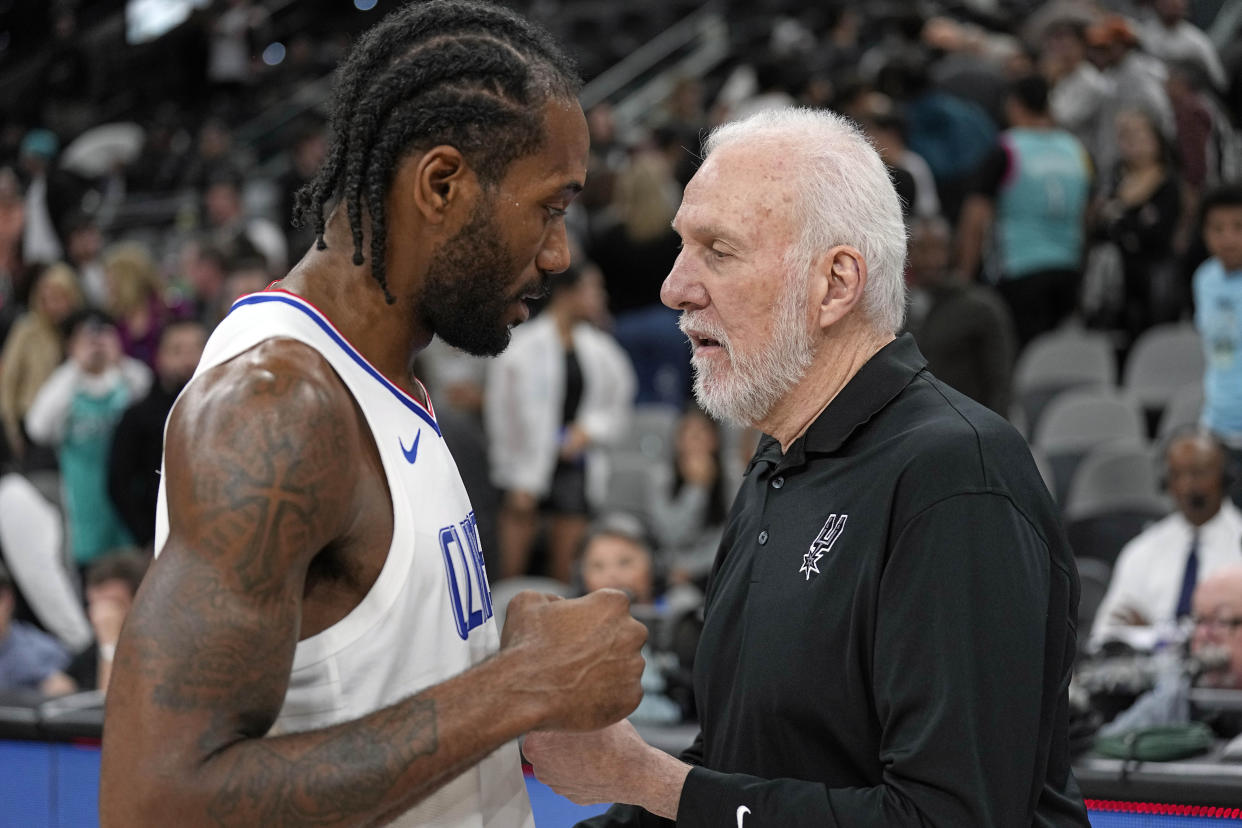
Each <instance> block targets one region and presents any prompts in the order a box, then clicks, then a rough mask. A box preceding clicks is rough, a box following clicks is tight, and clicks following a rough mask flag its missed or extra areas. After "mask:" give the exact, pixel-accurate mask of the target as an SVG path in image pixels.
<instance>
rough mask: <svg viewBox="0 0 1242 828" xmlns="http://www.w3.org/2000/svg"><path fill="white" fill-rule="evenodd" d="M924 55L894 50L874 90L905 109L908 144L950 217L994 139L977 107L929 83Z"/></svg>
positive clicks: (992, 127) (958, 207) (989, 123)
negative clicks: (924, 166) (928, 173)
mask: <svg viewBox="0 0 1242 828" xmlns="http://www.w3.org/2000/svg"><path fill="white" fill-rule="evenodd" d="M928 60H929V58H928V57H927V55H926V53H924V52H923V51H921V50H920V49H919V48H917V47H915V48H913V49H912V50H910V51H909V52H907V53H905V54H899V55H898V56H896V57H894V58H893V60H892V61H891V62H890V63H889V64H888V65H887V66H885V67H884V69H883V71H881V72H880V74H879V76H878V77H877V78H876V88H877V89H878V90H879V91H880V92H883V93H884V94H885V95H888V97H889V98H891V99H892V100H893V102H894V103H895V104H897V105H898V106H900V107H901V108H902V111H903V112H904V113H905V118H906V125H907V136H908V141H907V143H908V145H909V147H910V149H911V150H912V151H913V152H916V153H918V155H919V156H920V157H921V158H922V159H923V160H924V161H926V162H927V165H928V166H929V167H931V171H932V174H933V175H934V176H935V177H936V187H937V188H938V190H937V192H938V195H939V197H940V205H941V210H942V211H943V213H944V215H945V216H946V217H948V218H949V220H950V221H953V220H955V219H956V217H957V215H958V213H959V211H960V210H961V207H962V201H963V198H964V197H965V195H966V194H967V188H968V187H969V185H970V184H971V182H972V180H973V175H974V171H975V170H976V169H977V168H978V166H979V164H980V163H982V162H983V159H984V158H985V157H986V156H987V154H988V150H989V149H990V148H991V147H992V145H993V144H995V142H996V124H995V123H994V122H993V121H992V119H991V118H990V117H989V116H988V114H987V112H986V111H984V109H983V107H981V106H979V105H978V104H976V103H974V102H972V101H966V100H962V99H961V98H958V97H956V96H954V95H950V94H948V93H946V92H943V91H941V90H939V89H935V88H933V87H932V86H931V85H930V82H929V81H928V78H927V63H928Z"/></svg>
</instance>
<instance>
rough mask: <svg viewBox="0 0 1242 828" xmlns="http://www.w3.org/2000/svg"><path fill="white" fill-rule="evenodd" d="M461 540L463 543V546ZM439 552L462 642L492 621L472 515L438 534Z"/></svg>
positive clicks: (484, 572)
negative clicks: (441, 555)
mask: <svg viewBox="0 0 1242 828" xmlns="http://www.w3.org/2000/svg"><path fill="white" fill-rule="evenodd" d="M463 539H464V543H463ZM440 552H441V553H442V554H443V555H444V568H445V572H446V574H447V576H448V585H449V596H450V597H451V598H452V602H453V623H454V624H455V625H456V627H457V635H458V636H460V637H461V639H462V640H463V641H465V640H466V638H468V637H469V636H470V631H471V630H473V629H474V628H475V627H481V626H483V624H484V623H486V622H487V619H489V618H491V617H492V615H493V612H492V591H491V589H490V588H489V587H488V584H487V567H486V566H485V565H484V563H483V545H482V544H481V543H480V542H479V527H478V523H477V521H476V520H475V517H474V512H471V513H470V514H468V515H466V519H465V520H463V521H461V522H460V523H457V524H450V525H448V526H445V527H444V528H442V529H441V530H440Z"/></svg>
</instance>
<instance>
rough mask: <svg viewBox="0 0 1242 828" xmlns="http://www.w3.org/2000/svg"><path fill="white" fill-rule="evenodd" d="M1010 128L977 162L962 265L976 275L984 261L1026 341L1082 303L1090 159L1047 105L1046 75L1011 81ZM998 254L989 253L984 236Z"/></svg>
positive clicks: (1021, 341)
mask: <svg viewBox="0 0 1242 828" xmlns="http://www.w3.org/2000/svg"><path fill="white" fill-rule="evenodd" d="M1005 109H1006V112H1007V113H1008V117H1009V124H1010V126H1009V129H1007V130H1006V131H1005V132H1004V133H1003V134H1002V135H1001V138H1000V141H999V142H998V143H997V145H996V147H995V148H994V149H993V151H992V153H991V154H990V155H989V156H988V158H987V160H986V161H984V163H983V165H982V167H981V168H980V170H979V172H978V174H977V179H976V182H975V186H974V192H973V194H972V195H971V196H970V197H969V199H968V200H967V202H966V204H965V206H964V207H963V210H962V220H961V226H960V227H959V240H958V270H959V271H961V273H962V274H963V275H964V276H965V277H966V278H972V277H973V276H974V275H975V273H976V272H977V271H978V270H979V266H980V262H981V261H982V262H984V272H985V275H986V276H987V277H988V278H989V279H991V280H994V281H995V282H996V284H997V289H998V290H999V291H1000V295H1001V297H1002V298H1003V299H1004V300H1005V302H1006V304H1008V305H1009V309H1010V312H1011V313H1012V315H1013V320H1014V324H1015V326H1016V330H1017V333H1018V346H1019V348H1021V347H1022V346H1023V345H1025V344H1026V343H1027V342H1030V341H1031V339H1033V338H1034V337H1035V336H1036V335H1038V334H1041V333H1043V332H1044V331H1048V330H1051V329H1052V328H1055V327H1056V326H1057V325H1058V324H1060V323H1061V322H1062V321H1063V320H1064V319H1065V318H1066V317H1067V316H1069V315H1070V314H1071V313H1072V312H1073V311H1074V310H1075V308H1076V307H1077V304H1078V283H1079V269H1080V266H1081V262H1082V255H1083V223H1084V216H1085V213H1086V208H1087V195H1088V192H1089V190H1090V186H1091V162H1090V161H1089V159H1088V158H1087V154H1086V151H1085V150H1084V149H1083V147H1082V144H1080V143H1079V142H1078V139H1076V138H1075V137H1074V136H1073V135H1071V134H1070V133H1069V132H1067V131H1065V130H1063V129H1061V128H1060V127H1058V126H1056V124H1055V123H1054V122H1053V120H1052V116H1051V115H1050V114H1049V112H1048V82H1047V81H1045V80H1044V79H1043V78H1041V77H1039V76H1038V75H1030V76H1027V77H1025V78H1022V79H1020V80H1017V81H1015V82H1014V84H1013V86H1012V88H1011V91H1010V94H1009V97H1008V99H1007V100H1006V104H1005ZM989 235H990V236H991V240H992V250H993V253H994V255H992V256H990V257H988V259H987V261H984V251H985V240H987V239H988V237H989Z"/></svg>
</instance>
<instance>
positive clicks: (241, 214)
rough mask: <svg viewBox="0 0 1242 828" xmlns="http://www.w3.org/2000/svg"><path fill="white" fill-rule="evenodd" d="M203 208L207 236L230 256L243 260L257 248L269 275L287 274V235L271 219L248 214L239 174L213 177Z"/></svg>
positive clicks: (223, 172)
mask: <svg viewBox="0 0 1242 828" xmlns="http://www.w3.org/2000/svg"><path fill="white" fill-rule="evenodd" d="M203 205H204V208H205V211H206V231H207V234H208V236H209V237H210V239H211V241H212V243H213V244H215V245H216V246H217V247H219V248H220V249H221V250H223V251H224V252H225V254H226V255H227V256H229V257H231V258H241V257H244V256H245V255H246V252H247V251H248V250H249V249H251V248H253V249H254V250H257V251H259V253H260V254H261V255H262V256H263V259H264V261H265V262H266V263H267V269H268V271H269V272H271V273H284V272H285V269H286V267H285V266H286V261H287V259H288V249H287V248H286V247H285V234H284V233H283V232H282V231H281V230H280V228H278V227H277V226H276V225H275V224H273V223H272V222H271V221H269V220H268V219H265V218H261V217H259V216H253V217H251V216H247V215H246V213H245V210H244V208H243V205H242V179H241V177H240V176H239V175H238V174H237V173H236V172H231V171H222V172H219V173H215V174H213V175H212V177H211V179H210V181H209V182H208V184H207V189H206V192H205V193H204V194H203ZM299 255H300V253H299Z"/></svg>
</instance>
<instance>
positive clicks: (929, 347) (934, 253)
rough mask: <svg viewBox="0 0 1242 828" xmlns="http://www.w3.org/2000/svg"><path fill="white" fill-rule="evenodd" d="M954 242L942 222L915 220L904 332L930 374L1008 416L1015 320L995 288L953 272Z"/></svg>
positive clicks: (911, 238)
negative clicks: (951, 255)
mask: <svg viewBox="0 0 1242 828" xmlns="http://www.w3.org/2000/svg"><path fill="white" fill-rule="evenodd" d="M951 242H952V239H951V233H950V230H949V224H948V222H946V221H945V220H944V219H943V218H940V217H939V216H936V217H933V218H919V219H915V221H914V226H913V227H912V228H911V231H910V253H909V255H910V264H909V270H908V273H907V276H908V281H909V283H910V287H911V288H912V289H913V291H912V293H911V297H910V313H909V315H908V316H907V319H906V328H907V330H909V331H910V333H912V334H913V335H914V339H915V341H917V342H918V344H919V350H920V351H922V352H923V356H924V357H926V358H927V366H928V368H930V369H931V371H932V373H934V374H935V375H936V376H937V377H939V378H940V379H941V380H942V381H944V382H946V383H948V384H949V385H951V386H953V387H954V388H956V389H957V390H958V391H961V392H962V393H963V394H965V395H966V396H968V397H970V398H971V399H973V400H975V401H976V402H980V403H983V404H984V405H986V406H987V407H988V408H990V409H992V410H993V411H995V412H996V413H997V414H1000V415H1001V416H1002V417H1007V416H1009V402H1010V395H1011V392H1012V390H1013V364H1014V358H1015V357H1016V355H1017V335H1016V334H1015V332H1014V326H1013V319H1012V317H1011V316H1010V315H1009V308H1008V307H1007V306H1006V305H1005V303H1004V302H1003V301H1002V300H1001V298H1000V297H999V296H998V295H997V294H996V291H995V290H993V289H992V288H991V287H988V286H986V285H978V284H974V283H970V282H967V281H966V280H965V279H962V278H961V277H960V276H959V275H958V274H956V273H954V272H953V271H951V270H950V269H949V258H950V248H951Z"/></svg>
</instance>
